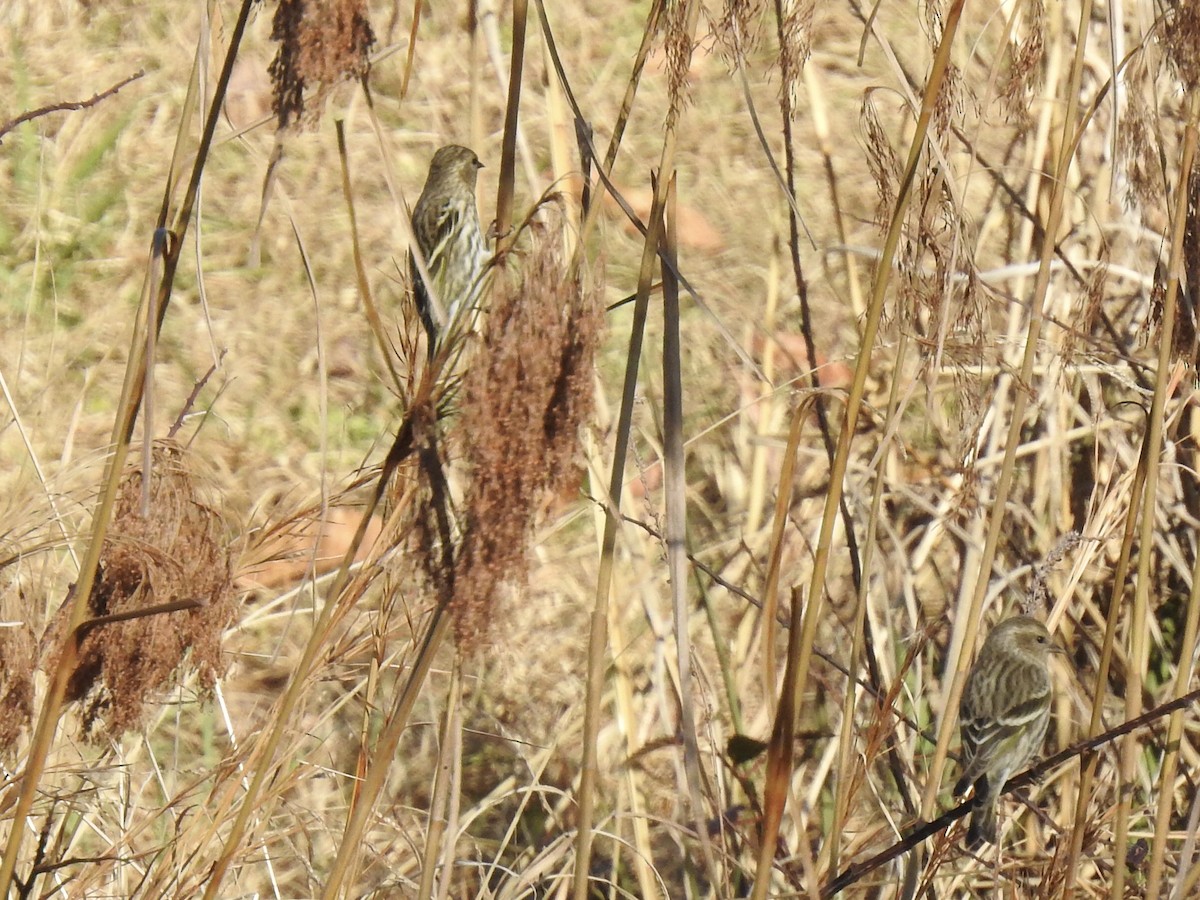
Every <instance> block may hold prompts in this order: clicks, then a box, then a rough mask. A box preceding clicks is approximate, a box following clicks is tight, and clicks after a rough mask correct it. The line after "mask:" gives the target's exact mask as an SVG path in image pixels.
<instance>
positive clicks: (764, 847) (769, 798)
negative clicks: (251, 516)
mask: <svg viewBox="0 0 1200 900" xmlns="http://www.w3.org/2000/svg"><path fill="white" fill-rule="evenodd" d="M962 11H963V0H956V2H955V3H954V4H953V5H952V6H951V7H950V9H949V10H948V11H947V13H946V19H945V28H944V30H943V32H942V39H941V43H940V44H939V45H938V50H937V54H936V55H935V57H934V60H933V67H932V69H931V71H930V74H929V79H928V82H927V84H926V87H925V93H924V96H923V97H922V102H921V112H920V115H919V116H918V118H917V123H916V128H915V132H914V135H913V139H912V145H911V147H910V148H909V155H908V161H907V163H906V165H905V170H904V179H903V181H902V183H901V184H900V188H899V191H898V193H897V197H896V205H895V209H894V211H893V213H892V219H891V223H890V225H889V227H888V233H887V238H886V240H885V243H884V248H883V255H882V258H881V259H880V261H879V264H878V266H877V267H876V270H875V281H874V285H873V287H872V291H871V302H870V305H869V306H868V308H867V318H866V321H865V323H864V325H863V333H862V345H861V347H860V349H859V354H858V359H857V361H856V364H855V368H854V379H853V381H852V382H851V386H850V396H849V398H848V400H847V402H846V415H845V418H844V419H843V420H842V427H841V430H840V431H839V433H838V441H837V449H836V451H835V453H834V458H833V465H832V467H831V471H830V473H829V493H828V494H827V495H826V497H825V510H824V513H823V515H822V517H821V528H820V533H819V535H818V538H817V546H816V558H815V560H814V562H813V571H812V577H811V579H810V582H809V588H808V596H807V601H808V602H807V606H806V608H805V609H804V618H803V625H802V626H801V622H800V613H799V609H800V605H801V604H800V603H799V602H798V601H799V599H800V592H799V591H795V592H794V593H793V612H792V631H791V633H790V634H789V636H788V659H787V669H786V671H785V674H784V683H783V689H782V693H781V695H780V700H779V704H778V706H777V709H776V713H775V725H774V728H773V730H772V735H771V741H770V745H769V747H768V749H767V778H766V786H765V795H764V803H763V826H762V834H761V838H760V839H761V844H760V848H759V856H758V864H757V869H756V872H755V879H754V890H753V893H752V894H751V898H752V900H764V898H765V897H766V896H767V891H768V889H769V887H770V883H771V870H772V868H773V864H774V859H775V845H776V841H777V839H778V837H779V828H780V825H781V823H782V820H783V809H784V805H785V803H786V802H787V796H788V792H789V783H790V779H791V771H792V754H793V746H792V744H793V740H792V738H793V734H794V731H795V718H796V714H797V712H798V709H799V703H800V698H802V697H803V696H804V691H805V689H806V687H807V684H808V669H809V666H810V665H811V663H812V656H813V642H814V640H815V639H816V633H817V625H818V623H819V621H820V614H821V611H822V607H823V606H824V595H825V573H826V571H827V569H828V567H829V554H830V552H831V549H832V547H831V544H832V537H833V526H834V522H835V520H836V519H837V515H838V508H839V506H840V504H841V499H842V491H843V489H844V486H845V485H844V480H845V477H846V468H847V466H848V465H849V461H850V442H851V440H852V438H853V437H854V432H855V428H856V427H857V425H858V416H859V412H860V409H861V405H862V399H863V394H864V392H865V390H866V381H867V373H868V371H869V370H870V364H871V351H872V349H873V348H874V345H875V338H876V336H877V335H878V333H879V323H880V320H881V319H882V317H883V305H884V298H885V296H886V293H887V285H888V281H889V279H890V277H891V272H892V260H893V259H894V258H895V254H896V248H897V246H898V245H899V242H900V236H901V232H902V231H903V227H904V213H905V211H906V210H907V208H908V202H909V199H910V198H911V196H912V185H913V178H914V175H915V173H916V167H917V163H918V161H919V159H920V157H921V153H922V151H923V150H924V146H925V136H926V135H927V134H928V131H929V122H930V119H931V118H932V116H933V111H934V105H935V103H936V101H937V97H938V93H939V91H940V90H941V87H942V82H943V81H944V80H945V77H946V70H947V67H948V66H949V63H950V49H951V47H952V45H953V43H954V36H955V34H956V33H957V30H958V24H959V21H960V20H961V18H962ZM815 887H816V886H815V885H814V886H813V888H814V890H815Z"/></svg>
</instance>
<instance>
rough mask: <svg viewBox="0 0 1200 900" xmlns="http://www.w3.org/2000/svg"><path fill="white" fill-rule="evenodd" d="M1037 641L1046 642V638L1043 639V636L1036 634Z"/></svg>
mask: <svg viewBox="0 0 1200 900" xmlns="http://www.w3.org/2000/svg"><path fill="white" fill-rule="evenodd" d="M1038 643H1039V644H1044V643H1046V639H1045V638H1044V637H1042V636H1041V635H1040V634H1039V635H1038Z"/></svg>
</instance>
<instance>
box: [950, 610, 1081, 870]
mask: <svg viewBox="0 0 1200 900" xmlns="http://www.w3.org/2000/svg"><path fill="white" fill-rule="evenodd" d="M1052 653H1064V654H1065V653H1066V651H1065V650H1063V649H1062V648H1061V647H1060V646H1058V645H1057V644H1056V643H1054V641H1053V640H1052V639H1051V637H1050V632H1049V631H1047V630H1046V626H1045V625H1043V624H1042V623H1041V622H1039V621H1037V620H1036V619H1031V618H1029V617H1027V616H1015V617H1013V618H1011V619H1005V620H1004V621H1003V622H1001V623H1000V624H998V625H997V626H996V627H995V628H993V629H992V631H991V633H990V634H989V635H988V636H987V640H986V641H984V642H983V648H982V649H981V650H980V651H979V658H978V659H976V660H975V665H974V666H972V668H971V673H970V675H968V676H967V684H966V687H965V688H964V689H963V695H962V701H961V703H960V704H959V708H958V725H959V730H960V733H961V735H962V767H963V772H962V776H961V777H960V778H959V779H958V782H957V783H956V784H955V785H954V794H955V796H962V795H963V794H965V793H966V792H967V789H968V788H969V787H971V786H972V785H974V786H975V798H974V803H973V809H972V812H971V823H970V825H969V827H968V828H967V846H968V847H971V848H974V847H978V846H979V845H980V844H982V843H983V842H984V841H987V842H988V843H991V844H994V843H996V802H997V801H998V800H999V798H1000V792H1001V790H1002V789H1003V788H1004V783H1005V782H1006V781H1008V779H1009V778H1010V777H1012V775H1013V774H1014V773H1016V772H1019V771H1020V770H1021V769H1023V768H1024V767H1025V765H1026V764H1027V763H1028V762H1029V761H1030V760H1031V759H1032V758H1033V757H1034V756H1036V755H1037V753H1038V751H1039V750H1041V748H1042V743H1043V742H1044V741H1045V739H1046V726H1047V725H1048V724H1049V722H1050V700H1051V694H1052V690H1051V683H1050V654H1052Z"/></svg>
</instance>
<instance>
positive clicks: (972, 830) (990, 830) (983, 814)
mask: <svg viewBox="0 0 1200 900" xmlns="http://www.w3.org/2000/svg"><path fill="white" fill-rule="evenodd" d="M996 800H997V797H996V793H995V792H992V793H991V795H990V796H988V797H980V798H978V799H977V800H976V803H975V808H974V809H973V810H972V811H971V824H970V825H969V826H968V827H967V846H968V847H969V848H970V849H972V850H974V849H976V848H977V847H979V846H980V845H981V844H983V843H984V841H986V842H987V843H989V844H994V843H996V822H997V816H996Z"/></svg>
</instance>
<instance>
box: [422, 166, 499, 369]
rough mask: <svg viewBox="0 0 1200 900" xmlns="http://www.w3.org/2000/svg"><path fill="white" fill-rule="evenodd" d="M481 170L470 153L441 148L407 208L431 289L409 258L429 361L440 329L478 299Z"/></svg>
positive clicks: (483, 252) (483, 251)
mask: <svg viewBox="0 0 1200 900" xmlns="http://www.w3.org/2000/svg"><path fill="white" fill-rule="evenodd" d="M482 168H483V163H481V162H480V161H479V157H478V156H476V155H475V152H474V151H473V150H470V149H469V148H467V147H460V146H459V145H457V144H449V145H447V146H445V147H442V148H441V149H440V150H438V152H437V153H435V154H434V155H433V160H432V161H431V162H430V163H429V175H428V176H426V178H425V187H424V188H423V189H422V191H421V196H420V198H419V199H418V200H417V205H416V206H414V207H413V213H412V229H413V236H414V237H415V238H416V242H417V247H418V248H419V249H420V251H421V255H422V256H423V257H424V259H425V268H426V271H427V272H428V273H429V277H430V281H431V287H432V290H430V289H429V286H427V285H426V284H425V280H424V279H423V278H422V277H421V272H420V269H419V268H418V266H417V261H416V258H415V257H413V256H410V257H409V275H410V277H411V278H412V284H413V296H414V298H415V299H416V303H417V313H418V314H419V315H420V317H421V323H422V324H423V325H424V326H425V332H426V334H427V335H428V336H429V347H428V350H429V356H430V358H432V357H433V355H434V353H435V352H436V351H437V344H438V339H439V337H440V335H441V331H442V329H443V328H444V327H445V326H446V325H447V324H448V323H451V322H453V321H455V318H456V317H457V315H458V314H459V312H460V311H461V310H470V309H472V308H473V307H474V306H475V305H476V303H477V302H478V299H479V293H480V288H481V284H480V282H481V277H480V276H481V275H482V273H483V265H484V262H485V261H486V260H487V247H486V245H485V244H484V240H483V231H482V230H481V229H480V227H479V211H478V209H476V207H475V182H476V180H477V178H478V176H479V170H480V169H482ZM443 310H444V311H445V314H444V316H443V312H442V311H443Z"/></svg>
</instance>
